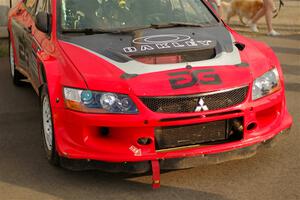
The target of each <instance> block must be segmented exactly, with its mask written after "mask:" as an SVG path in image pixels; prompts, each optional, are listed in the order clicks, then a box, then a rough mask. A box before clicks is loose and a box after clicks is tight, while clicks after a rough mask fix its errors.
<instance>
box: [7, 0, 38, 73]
mask: <svg viewBox="0 0 300 200" xmlns="http://www.w3.org/2000/svg"><path fill="white" fill-rule="evenodd" d="M36 4H37V0H24V2H23V4H21V5H20V7H19V8H18V10H17V13H16V15H15V16H13V17H12V31H13V37H14V43H15V44H14V45H15V48H16V50H17V51H16V52H17V55H16V56H17V58H18V62H17V65H18V67H21V68H22V69H23V70H24V71H25V72H26V73H28V72H29V66H30V60H31V53H30V35H31V34H32V26H33V24H34V20H33V17H32V14H33V13H34V12H35V8H36Z"/></svg>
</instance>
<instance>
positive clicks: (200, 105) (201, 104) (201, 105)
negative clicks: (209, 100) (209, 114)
mask: <svg viewBox="0 0 300 200" xmlns="http://www.w3.org/2000/svg"><path fill="white" fill-rule="evenodd" d="M207 110H209V109H208V107H207V105H205V102H204V100H203V99H202V98H200V100H199V102H198V106H197V107H196V109H195V112H201V111H207Z"/></svg>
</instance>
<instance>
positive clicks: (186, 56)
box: [130, 48, 216, 64]
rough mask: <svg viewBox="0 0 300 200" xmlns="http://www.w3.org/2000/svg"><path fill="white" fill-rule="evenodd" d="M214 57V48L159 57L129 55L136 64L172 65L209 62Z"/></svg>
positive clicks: (160, 55)
mask: <svg viewBox="0 0 300 200" xmlns="http://www.w3.org/2000/svg"><path fill="white" fill-rule="evenodd" d="M215 56H216V51H215V49H214V48H212V49H202V50H194V51H183V52H176V53H170V54H168V53H166V54H159V55H155V54H154V55H131V56H130V57H131V58H132V59H134V60H136V61H138V62H141V63H145V64H173V63H182V62H196V61H202V60H209V59H212V58H214V57H215Z"/></svg>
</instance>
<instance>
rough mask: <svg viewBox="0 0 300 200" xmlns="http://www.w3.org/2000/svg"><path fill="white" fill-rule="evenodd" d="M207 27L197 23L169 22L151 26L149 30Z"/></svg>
mask: <svg viewBox="0 0 300 200" xmlns="http://www.w3.org/2000/svg"><path fill="white" fill-rule="evenodd" d="M204 26H207V25H203V24H197V23H188V22H170V23H166V24H151V28H156V29H160V28H172V27H201V28H202V27H204Z"/></svg>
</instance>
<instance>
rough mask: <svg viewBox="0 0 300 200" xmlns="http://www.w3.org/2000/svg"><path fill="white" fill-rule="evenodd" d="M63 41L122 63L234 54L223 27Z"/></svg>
mask: <svg viewBox="0 0 300 200" xmlns="http://www.w3.org/2000/svg"><path fill="white" fill-rule="evenodd" d="M60 39H61V40H63V41H66V42H68V43H72V44H75V45H78V46H80V47H83V48H85V49H88V50H90V51H93V52H95V53H97V54H100V55H103V56H105V57H107V58H109V59H111V60H114V61H116V62H121V63H125V62H128V61H130V60H132V59H133V58H134V57H138V56H150V55H161V54H170V53H186V52H196V54H195V53H194V54H192V55H198V53H197V52H199V51H205V50H211V51H209V52H213V54H214V55H217V54H219V53H222V52H227V53H230V52H232V51H233V41H232V38H231V35H230V33H229V32H228V30H227V29H226V28H225V27H224V26H223V25H221V24H219V25H216V26H212V27H176V28H163V29H154V28H150V29H143V30H138V31H133V32H131V33H126V34H125V33H122V34H116V33H112V34H110V33H105V34H94V35H75V34H63V35H61V38H60ZM211 56H212V55H208V57H210V58H211ZM189 57H193V56H189ZM188 61H189V60H188ZM190 61H196V60H190Z"/></svg>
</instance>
